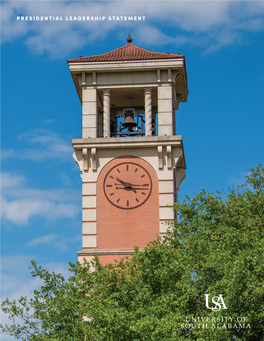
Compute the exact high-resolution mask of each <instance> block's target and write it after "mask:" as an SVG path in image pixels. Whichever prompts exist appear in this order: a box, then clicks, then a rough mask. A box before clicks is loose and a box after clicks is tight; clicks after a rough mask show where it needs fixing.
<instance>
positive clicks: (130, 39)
mask: <svg viewBox="0 0 264 341" xmlns="http://www.w3.org/2000/svg"><path fill="white" fill-rule="evenodd" d="M127 42H128V44H130V43H131V42H132V38H131V37H130V30H129V33H128V38H127Z"/></svg>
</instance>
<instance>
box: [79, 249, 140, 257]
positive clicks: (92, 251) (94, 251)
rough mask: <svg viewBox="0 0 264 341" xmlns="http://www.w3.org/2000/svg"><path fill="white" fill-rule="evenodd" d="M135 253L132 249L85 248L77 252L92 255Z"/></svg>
mask: <svg viewBox="0 0 264 341" xmlns="http://www.w3.org/2000/svg"><path fill="white" fill-rule="evenodd" d="M139 251H144V249H139ZM134 253H135V250H134V249H102V250H98V249H85V250H81V251H78V252H77V255H78V256H86V255H87V256H92V255H93V254H96V255H133V254H134Z"/></svg>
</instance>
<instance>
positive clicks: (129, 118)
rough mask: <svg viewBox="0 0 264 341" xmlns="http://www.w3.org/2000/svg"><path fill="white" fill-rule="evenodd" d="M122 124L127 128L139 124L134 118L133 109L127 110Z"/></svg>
mask: <svg viewBox="0 0 264 341" xmlns="http://www.w3.org/2000/svg"><path fill="white" fill-rule="evenodd" d="M122 126H124V127H125V128H130V129H131V128H132V127H135V126H137V123H136V122H135V120H134V118H133V111H132V110H127V111H126V112H125V119H124V122H123V123H122Z"/></svg>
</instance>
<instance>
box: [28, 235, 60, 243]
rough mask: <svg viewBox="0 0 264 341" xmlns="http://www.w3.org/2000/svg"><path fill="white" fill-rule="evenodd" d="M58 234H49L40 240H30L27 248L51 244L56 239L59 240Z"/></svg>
mask: <svg viewBox="0 0 264 341" xmlns="http://www.w3.org/2000/svg"><path fill="white" fill-rule="evenodd" d="M58 236H59V235H58V234H48V235H46V236H41V237H39V238H35V239H33V240H30V241H29V242H28V243H27V244H26V245H27V246H35V245H39V244H50V243H51V242H53V241H54V240H55V239H57V238H58Z"/></svg>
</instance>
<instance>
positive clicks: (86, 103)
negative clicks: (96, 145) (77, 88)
mask: <svg viewBox="0 0 264 341" xmlns="http://www.w3.org/2000/svg"><path fill="white" fill-rule="evenodd" d="M82 131H83V133H82V137H83V138H88V137H91V138H96V137H97V90H96V89H94V88H89V87H87V88H86V87H83V90H82Z"/></svg>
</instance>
